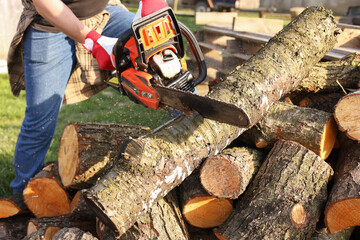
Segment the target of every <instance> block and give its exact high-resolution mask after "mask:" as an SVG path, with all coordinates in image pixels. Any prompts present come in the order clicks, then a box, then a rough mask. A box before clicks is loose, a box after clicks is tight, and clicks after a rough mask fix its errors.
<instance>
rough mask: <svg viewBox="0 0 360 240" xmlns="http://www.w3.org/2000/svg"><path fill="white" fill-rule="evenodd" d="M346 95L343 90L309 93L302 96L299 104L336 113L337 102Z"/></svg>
mask: <svg viewBox="0 0 360 240" xmlns="http://www.w3.org/2000/svg"><path fill="white" fill-rule="evenodd" d="M344 95H345V94H344V93H343V92H332V93H314V94H309V95H307V96H305V97H304V98H302V99H301V100H300V101H299V103H298V105H299V106H300V107H307V108H315V109H318V110H321V111H324V112H329V113H334V111H335V105H336V103H337V102H338V101H339V100H340V98H342V97H343V96H344Z"/></svg>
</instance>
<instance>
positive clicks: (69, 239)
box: [52, 228, 98, 240]
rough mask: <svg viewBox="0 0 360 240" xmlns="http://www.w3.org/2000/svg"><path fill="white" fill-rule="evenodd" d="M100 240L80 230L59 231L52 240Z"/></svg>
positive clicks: (64, 229)
mask: <svg viewBox="0 0 360 240" xmlns="http://www.w3.org/2000/svg"><path fill="white" fill-rule="evenodd" d="M78 239H84V240H98V239H97V238H96V237H94V236H93V235H92V234H91V233H89V232H84V231H83V230H81V229H79V228H63V229H61V230H59V231H58V232H57V233H56V234H55V235H54V237H53V238H52V240H78Z"/></svg>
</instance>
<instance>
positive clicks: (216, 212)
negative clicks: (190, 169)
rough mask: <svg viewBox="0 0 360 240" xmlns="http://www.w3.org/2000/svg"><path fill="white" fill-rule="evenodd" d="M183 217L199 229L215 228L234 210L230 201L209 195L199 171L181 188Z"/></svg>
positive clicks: (187, 179)
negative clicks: (202, 184)
mask: <svg viewBox="0 0 360 240" xmlns="http://www.w3.org/2000/svg"><path fill="white" fill-rule="evenodd" d="M179 198H180V202H181V205H182V216H183V217H184V218H185V219H186V221H187V222H188V223H189V224H190V225H192V226H195V227H198V228H213V227H217V226H219V225H220V224H222V223H223V222H224V221H225V220H226V219H227V218H228V217H229V216H230V214H231V213H232V211H233V210H234V207H233V203H232V201H231V200H230V199H225V198H223V199H220V198H217V197H214V196H211V195H209V194H208V193H207V192H206V191H205V189H204V188H203V187H202V186H201V183H200V179H199V173H198V171H196V172H194V173H193V174H192V175H190V176H189V177H187V178H186V179H185V180H184V182H183V183H182V184H181V185H180V187H179Z"/></svg>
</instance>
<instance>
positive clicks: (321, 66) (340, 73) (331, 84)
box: [292, 53, 360, 93]
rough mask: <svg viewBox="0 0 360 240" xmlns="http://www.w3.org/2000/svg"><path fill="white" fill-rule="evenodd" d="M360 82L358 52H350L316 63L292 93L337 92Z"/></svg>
mask: <svg viewBox="0 0 360 240" xmlns="http://www.w3.org/2000/svg"><path fill="white" fill-rule="evenodd" d="M359 82H360V54H359V53H352V54H349V55H347V56H346V57H343V58H342V59H340V60H337V61H328V62H320V63H317V64H316V65H315V66H314V67H313V68H312V70H311V71H310V73H309V76H307V77H306V78H304V79H303V80H302V81H301V82H300V84H299V85H298V87H297V88H295V89H294V90H293V91H292V92H293V93H310V92H312V93H316V92H338V91H341V89H342V88H357V87H358V84H359Z"/></svg>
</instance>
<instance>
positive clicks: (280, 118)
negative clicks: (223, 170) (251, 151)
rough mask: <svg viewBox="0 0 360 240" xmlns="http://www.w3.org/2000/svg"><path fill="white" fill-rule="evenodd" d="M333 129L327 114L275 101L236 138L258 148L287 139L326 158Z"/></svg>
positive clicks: (330, 147)
mask: <svg viewBox="0 0 360 240" xmlns="http://www.w3.org/2000/svg"><path fill="white" fill-rule="evenodd" d="M337 131H338V130H337V125H336V123H335V121H334V118H333V117H332V114H331V113H327V112H324V111H320V110H316V109H313V108H303V107H298V106H295V105H291V104H287V103H283V102H276V103H274V104H273V105H272V106H271V107H270V108H269V112H268V114H267V115H266V116H265V117H264V118H263V119H261V120H260V121H259V122H258V123H257V124H255V126H254V127H252V128H251V129H249V130H248V131H246V132H245V133H244V134H243V135H241V136H240V137H239V139H240V140H241V139H243V140H244V141H245V142H251V143H253V144H254V145H255V146H256V147H258V148H265V147H271V146H272V145H273V144H274V142H276V141H277V140H278V139H284V140H291V141H295V142H299V143H300V144H302V145H304V146H305V147H307V148H309V149H310V150H312V151H314V152H315V153H316V154H317V155H319V156H320V157H321V158H322V159H326V158H327V157H328V156H329V154H330V153H331V150H332V149H333V147H334V143H335V140H336V134H337Z"/></svg>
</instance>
